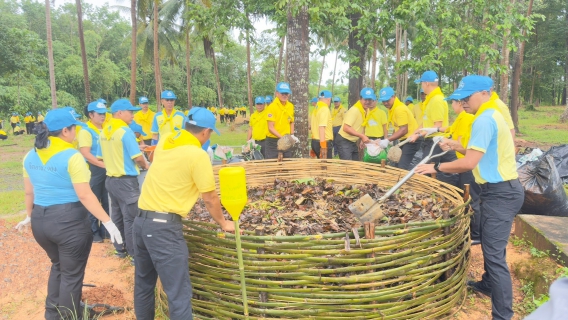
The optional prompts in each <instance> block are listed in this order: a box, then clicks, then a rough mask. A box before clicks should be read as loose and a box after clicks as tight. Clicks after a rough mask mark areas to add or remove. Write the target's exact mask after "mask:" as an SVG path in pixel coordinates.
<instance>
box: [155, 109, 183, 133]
mask: <svg viewBox="0 0 568 320" xmlns="http://www.w3.org/2000/svg"><path fill="white" fill-rule="evenodd" d="M184 120H185V116H184V115H183V113H181V111H177V110H172V113H170V116H169V117H166V114H165V110H162V111H160V112H157V113H156V115H155V116H154V120H153V121H152V130H151V131H152V133H153V134H155V133H157V134H159V135H160V136H165V135H167V134H169V133H172V132H174V131H176V130H180V129H182V128H183V121H184Z"/></svg>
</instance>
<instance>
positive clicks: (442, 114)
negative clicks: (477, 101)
mask: <svg viewBox="0 0 568 320" xmlns="http://www.w3.org/2000/svg"><path fill="white" fill-rule="evenodd" d="M415 82H416V83H419V84H420V85H421V86H422V89H423V90H424V93H425V94H426V99H425V100H424V101H423V102H422V104H423V105H422V107H423V110H424V116H423V121H422V127H420V128H418V130H416V132H415V133H414V134H413V135H412V136H411V137H410V141H412V142H414V141H417V140H418V139H419V138H421V137H423V138H424V142H423V143H422V159H424V158H426V157H427V156H428V154H429V153H430V150H431V149H432V146H433V145H434V141H433V140H432V138H433V137H436V136H440V135H444V133H443V132H440V128H442V127H447V126H448V125H449V115H448V103H447V102H446V101H445V100H444V94H443V93H442V90H441V89H440V87H439V86H438V74H437V73H436V72H434V71H431V70H429V71H426V72H424V73H423V74H422V77H421V78H420V79H418V80H416V81H415ZM441 152H442V149H440V147H439V146H436V147H435V149H434V152H433V154H438V153H441ZM456 159H457V158H456V153H455V152H454V151H452V150H450V151H449V152H448V153H446V154H445V155H443V156H441V157H438V158H435V159H433V160H432V161H433V162H434V163H438V162H451V161H454V160H456ZM439 178H440V177H439Z"/></svg>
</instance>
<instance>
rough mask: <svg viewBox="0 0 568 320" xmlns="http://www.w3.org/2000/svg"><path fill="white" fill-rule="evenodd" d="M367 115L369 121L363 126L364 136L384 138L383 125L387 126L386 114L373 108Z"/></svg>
mask: <svg viewBox="0 0 568 320" xmlns="http://www.w3.org/2000/svg"><path fill="white" fill-rule="evenodd" d="M367 112H370V114H368V117H369V121H368V122H367V126H365V135H366V136H367V137H369V138H382V137H384V136H385V132H384V130H383V125H386V124H387V114H386V113H385V112H384V111H383V110H381V109H379V108H378V107H375V108H374V109H373V110H371V111H367Z"/></svg>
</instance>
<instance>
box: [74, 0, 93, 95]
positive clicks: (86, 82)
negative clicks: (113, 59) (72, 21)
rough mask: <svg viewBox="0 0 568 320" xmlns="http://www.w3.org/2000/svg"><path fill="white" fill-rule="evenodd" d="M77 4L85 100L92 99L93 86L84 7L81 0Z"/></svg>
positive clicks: (76, 1) (77, 0) (76, 0)
mask: <svg viewBox="0 0 568 320" xmlns="http://www.w3.org/2000/svg"><path fill="white" fill-rule="evenodd" d="M75 4H76V5H77V25H78V26H79V43H80V44H81V60H82V62H83V84H84V85H85V100H87V101H86V102H87V103H89V102H90V101H91V86H90V85H89V65H88V62H87V51H86V50H85V36H84V34H83V8H82V5H81V0H75Z"/></svg>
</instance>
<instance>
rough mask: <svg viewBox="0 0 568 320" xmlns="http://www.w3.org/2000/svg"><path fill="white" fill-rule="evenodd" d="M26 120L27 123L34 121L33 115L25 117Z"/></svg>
mask: <svg viewBox="0 0 568 320" xmlns="http://www.w3.org/2000/svg"><path fill="white" fill-rule="evenodd" d="M24 122H25V123H30V122H32V117H30V116H26V117H24Z"/></svg>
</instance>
